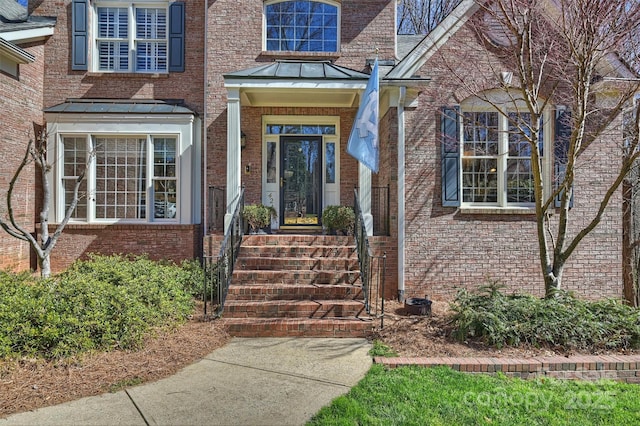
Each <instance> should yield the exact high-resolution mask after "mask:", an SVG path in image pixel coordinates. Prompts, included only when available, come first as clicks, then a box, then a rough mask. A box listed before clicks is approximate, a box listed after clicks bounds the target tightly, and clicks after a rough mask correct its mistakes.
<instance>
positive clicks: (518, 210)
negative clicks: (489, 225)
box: [459, 207, 536, 215]
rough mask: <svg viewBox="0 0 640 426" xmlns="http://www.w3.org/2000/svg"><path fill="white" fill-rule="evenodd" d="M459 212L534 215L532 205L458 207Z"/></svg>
mask: <svg viewBox="0 0 640 426" xmlns="http://www.w3.org/2000/svg"><path fill="white" fill-rule="evenodd" d="M459 211H460V214H496V215H535V214H536V210H535V209H534V208H533V207H460V209H459Z"/></svg>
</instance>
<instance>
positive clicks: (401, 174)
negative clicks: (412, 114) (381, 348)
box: [398, 86, 407, 302]
mask: <svg viewBox="0 0 640 426" xmlns="http://www.w3.org/2000/svg"><path fill="white" fill-rule="evenodd" d="M406 96H407V88H406V87H404V86H401V87H400V93H399V94H398V301H400V302H402V301H404V251H405V219H404V213H405V204H404V201H405V168H404V166H405V123H404V103H405V100H406Z"/></svg>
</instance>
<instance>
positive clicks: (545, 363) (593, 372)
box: [373, 355, 640, 383]
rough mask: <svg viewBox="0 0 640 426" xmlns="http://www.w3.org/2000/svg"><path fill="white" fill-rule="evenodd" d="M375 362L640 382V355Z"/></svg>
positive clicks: (377, 360) (381, 359) (377, 359)
mask: <svg viewBox="0 0 640 426" xmlns="http://www.w3.org/2000/svg"><path fill="white" fill-rule="evenodd" d="M373 362H374V363H375V364H381V365H384V366H386V367H389V368H396V367H404V366H420V367H436V366H448V367H451V368H452V369H453V370H457V371H463V372H468V373H487V374H495V373H497V372H502V373H504V374H506V375H507V376H517V377H521V378H525V379H526V378H534V377H543V376H546V377H556V378H560V379H580V380H597V379H613V380H619V381H624V382H627V383H640V355H589V356H569V357H561V356H556V357H534V358H467V357H460V358H452V357H434V358H425V357H417V358H409V357H394V358H385V357H374V358H373Z"/></svg>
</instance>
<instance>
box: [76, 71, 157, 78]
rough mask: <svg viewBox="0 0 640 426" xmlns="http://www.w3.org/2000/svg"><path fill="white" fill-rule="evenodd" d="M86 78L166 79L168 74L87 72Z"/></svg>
mask: <svg viewBox="0 0 640 426" xmlns="http://www.w3.org/2000/svg"><path fill="white" fill-rule="evenodd" d="M87 77H94V78H105V77H117V78H168V77H169V73H153V72H88V73H87Z"/></svg>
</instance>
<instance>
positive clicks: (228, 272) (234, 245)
mask: <svg viewBox="0 0 640 426" xmlns="http://www.w3.org/2000/svg"><path fill="white" fill-rule="evenodd" d="M243 210H244V188H242V190H241V191H240V194H239V195H238V197H237V198H236V201H235V207H234V209H233V216H232V218H231V223H230V224H229V227H228V228H227V230H226V232H225V234H224V239H223V240H222V245H221V246H220V252H219V254H218V255H217V256H204V268H205V269H204V270H205V278H204V315H205V316H206V315H207V299H208V297H207V296H208V293H209V296H210V301H211V304H212V305H216V310H215V312H214V314H213V315H214V316H215V317H219V316H220V315H222V311H223V310H224V302H225V300H226V298H227V293H228V292H229V284H230V283H231V276H232V275H233V268H234V265H235V263H236V259H237V258H238V253H239V251H240V245H241V244H242V237H243V236H244V223H243V221H242V212H243Z"/></svg>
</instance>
